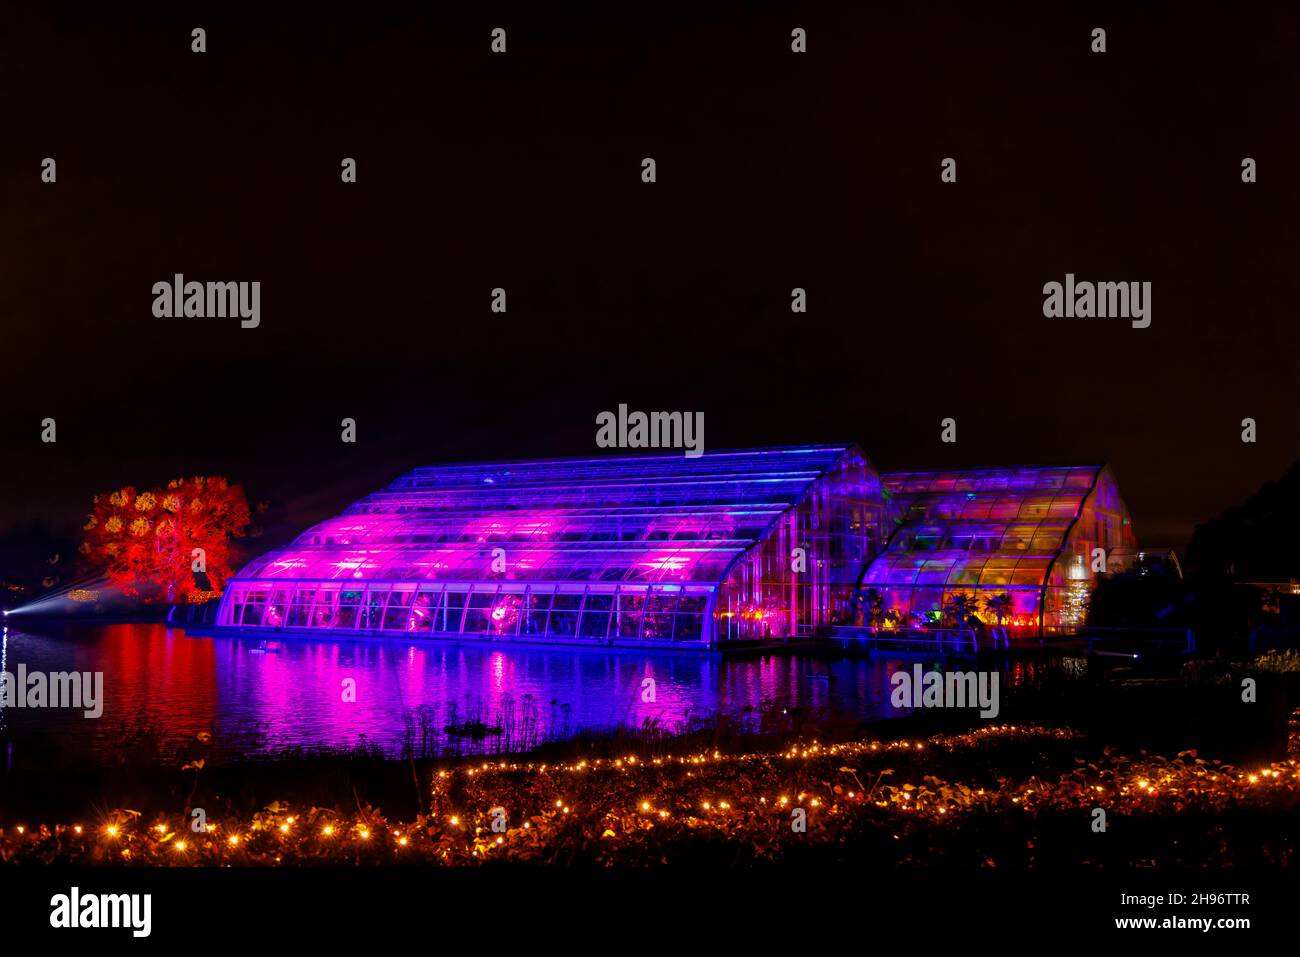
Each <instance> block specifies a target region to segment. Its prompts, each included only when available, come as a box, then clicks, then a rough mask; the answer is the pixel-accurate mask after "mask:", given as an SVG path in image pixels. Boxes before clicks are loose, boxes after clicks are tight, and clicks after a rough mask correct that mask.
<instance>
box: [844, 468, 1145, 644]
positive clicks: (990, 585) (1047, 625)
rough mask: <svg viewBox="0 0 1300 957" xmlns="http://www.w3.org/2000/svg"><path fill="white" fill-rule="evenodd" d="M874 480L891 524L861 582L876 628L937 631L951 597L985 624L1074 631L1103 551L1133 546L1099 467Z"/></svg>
mask: <svg viewBox="0 0 1300 957" xmlns="http://www.w3.org/2000/svg"><path fill="white" fill-rule="evenodd" d="M883 480H884V483H885V487H886V489H887V492H886V497H887V498H888V500H889V513H890V515H891V517H892V521H893V522H894V526H895V527H894V530H893V532H892V534H891V535H890V539H889V543H888V546H887V547H886V549H885V550H884V552H883V553H882V554H881V555H880V556H879V557H878V558H876V559H875V560H874V561H873V562H872V563H871V565H870V566H869V567H868V568H867V570H866V574H865V575H864V576H863V586H864V590H871V591H874V596H873V597H876V596H878V601H877V602H876V608H875V610H874V611H873V612H869V615H871V616H873V617H875V618H876V619H877V622H876V623H877V624H879V625H880V626H881V627H884V628H887V629H894V628H896V629H900V630H901V629H904V628H914V627H918V626H920V627H925V626H927V625H931V624H938V623H940V622H941V621H943V620H944V616H945V611H947V612H949V614H951V612H952V611H953V601H954V596H960V597H959V598H958V600H959V601H962V602H964V604H965V610H967V611H970V612H973V613H974V614H975V615H976V616H977V617H979V618H980V619H982V620H984V621H986V622H988V623H990V624H1001V625H1003V626H1006V627H1008V628H1011V629H1016V630H1025V629H1034V630H1035V631H1038V630H1041V629H1047V630H1051V629H1056V628H1061V629H1069V628H1074V627H1077V626H1079V625H1082V624H1083V623H1084V614H1085V612H1086V607H1087V599H1088V596H1089V595H1090V594H1091V592H1092V589H1093V587H1094V586H1095V584H1096V578H1097V575H1098V574H1100V573H1103V571H1104V569H1105V567H1106V566H1105V565H1104V564H1103V562H1102V557H1103V554H1104V555H1107V556H1108V555H1110V554H1112V552H1113V553H1114V554H1115V555H1122V554H1126V553H1128V552H1131V551H1132V549H1133V547H1134V546H1135V545H1136V540H1135V538H1134V536H1133V528H1132V524H1131V523H1130V521H1129V515H1128V512H1127V510H1126V509H1125V508H1124V503H1123V502H1122V501H1121V500H1120V497H1119V491H1118V489H1117V488H1116V486H1115V481H1114V478H1113V477H1112V476H1111V473H1110V470H1109V469H1107V468H1105V467H1104V466H1090V467H1085V468H1037V467H1035V468H1003V469H963V470H959V471H941V472H897V473H891V474H886V475H885V476H883ZM1097 549H1101V550H1102V553H1098V552H1096V551H1095V550H1097ZM868 604H871V603H870V602H869V603H868Z"/></svg>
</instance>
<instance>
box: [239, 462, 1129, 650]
mask: <svg viewBox="0 0 1300 957" xmlns="http://www.w3.org/2000/svg"><path fill="white" fill-rule="evenodd" d="M1134 545H1135V541H1134V538H1133V533H1132V529H1131V526H1130V524H1129V519H1128V515H1127V512H1126V511H1125V509H1124V505H1123V503H1122V502H1121V501H1120V498H1119V493H1118V491H1117V490H1116V487H1115V482H1114V480H1113V478H1112V477H1111V475H1110V472H1109V470H1107V469H1106V468H1104V467H1087V468H1013V469H967V470H960V471H945V472H900V473H894V474H888V475H885V476H883V477H882V476H880V475H879V474H877V472H876V471H875V470H874V469H873V467H872V465H871V463H870V462H869V461H868V460H867V458H866V456H865V455H864V454H863V452H862V451H861V450H860V449H859V448H857V447H856V446H852V445H834V446H800V447H790V448H773V449H751V450H742V451H727V452H711V453H707V454H705V455H702V456H699V457H695V458H691V457H687V456H685V455H682V454H681V453H675V454H652V455H623V456H608V457H601V458H583V459H542V460H534V461H520V462H498V463H486V464H477V465H450V466H436V467H430V468H420V469H416V470H415V471H413V472H410V473H408V474H406V475H403V476H401V477H400V478H398V479H397V480H396V481H394V482H393V483H392V484H391V485H389V486H388V487H387V488H386V489H384V490H383V491H380V492H377V493H375V494H373V495H370V496H367V497H366V498H363V499H361V500H360V501H359V502H356V503H355V504H353V505H352V506H351V507H349V508H348V509H347V511H345V512H344V513H343V514H342V515H340V516H338V517H337V518H332V519H329V520H327V521H325V522H322V523H321V524H319V525H317V526H315V527H314V528H311V529H309V530H308V531H306V532H305V533H303V534H302V535H300V536H299V537H298V538H297V539H296V540H294V541H293V542H292V543H291V544H290V545H288V546H287V547H285V548H283V549H280V550H277V551H273V552H270V553H269V554H266V555H263V556H262V557H260V558H258V559H257V560H255V561H253V562H252V563H251V564H249V565H248V566H247V567H245V568H244V569H243V570H242V571H241V572H239V574H238V575H236V576H235V577H234V578H233V579H232V580H231V582H230V584H229V587H228V588H227V590H226V592H225V594H224V595H223V596H222V599H221V605H220V608H219V610H218V615H217V625H218V627H221V628H235V629H241V630H244V629H247V630H252V631H263V632H264V631H275V632H283V631H302V632H312V631H316V632H329V633H335V634H352V635H373V634H404V635H414V636H421V637H434V638H439V637H440V638H465V639H471V640H478V641H526V642H557V643H574V644H596V645H614V646H652V647H653V646H664V647H679V648H714V647H719V646H722V645H725V644H727V643H730V642H747V641H770V640H786V639H790V638H796V637H803V636H809V635H815V634H818V633H823V632H825V630H826V629H827V628H828V627H829V626H835V625H841V626H850V627H852V626H859V627H861V626H867V627H872V628H875V629H877V630H880V629H883V630H897V631H903V630H910V629H915V628H918V627H919V628H926V627H934V626H942V625H945V624H947V623H950V622H951V612H952V608H953V604H954V596H960V597H958V598H957V599H956V600H957V601H958V602H959V603H964V604H963V605H962V608H963V610H964V617H965V618H966V619H967V620H968V619H969V615H970V614H972V613H973V614H974V615H975V616H976V617H978V618H980V619H981V620H983V621H985V622H987V623H989V624H994V625H1004V626H1006V627H1008V628H1010V629H1013V630H1015V631H1024V630H1026V629H1030V628H1032V629H1034V630H1035V631H1041V630H1043V629H1051V628H1054V627H1064V628H1069V627H1073V626H1077V625H1079V624H1082V621H1083V614H1084V610H1085V605H1086V601H1087V598H1088V595H1089V594H1090V593H1091V589H1092V588H1093V586H1094V584H1095V580H1096V577H1097V574H1098V572H1099V571H1100V568H1099V565H1098V554H1099V553H1097V552H1096V551H1095V550H1096V549H1102V550H1104V551H1105V552H1106V553H1107V554H1112V553H1113V554H1115V555H1121V554H1131V553H1132V552H1133V546H1134Z"/></svg>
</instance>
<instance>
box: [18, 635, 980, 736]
mask: <svg viewBox="0 0 1300 957" xmlns="http://www.w3.org/2000/svg"><path fill="white" fill-rule="evenodd" d="M0 651H2V652H3V661H2V662H0V665H2V667H3V670H5V671H8V672H10V673H11V674H12V673H16V671H17V668H18V665H19V664H20V663H22V664H25V665H26V668H27V671H28V673H29V674H30V673H32V672H36V671H41V672H46V673H51V672H66V671H81V672H103V675H104V692H103V697H104V703H103V714H102V716H101V717H99V718H97V719H88V718H86V717H84V715H83V713H82V711H81V710H73V709H54V708H12V707H11V708H6V709H3V710H0V740H3V741H5V742H6V749H7V751H8V754H7V755H5V754H0V761H3V760H8V761H12V759H13V757H12V755H13V749H14V748H15V747H17V748H19V749H24V748H26V749H33V748H38V747H40V748H46V749H53V750H55V751H60V752H62V751H68V752H75V753H78V754H87V755H90V756H91V758H92V759H97V760H108V759H111V758H112V757H113V756H114V755H115V754H116V753H119V752H120V751H121V749H122V748H123V747H124V742H125V741H128V740H129V739H130V738H131V737H132V736H133V735H135V736H137V737H138V736H139V735H140V734H141V732H142V731H145V730H146V729H147V730H148V732H149V735H150V736H151V737H152V739H153V740H154V741H155V742H156V746H157V748H158V749H159V750H161V751H162V752H163V753H164V754H165V755H175V754H177V753H185V752H186V751H187V750H188V749H190V747H191V746H192V745H193V744H194V742H195V739H196V736H197V735H200V734H204V733H212V734H214V740H215V749H216V752H217V753H219V754H227V755H254V756H255V755H270V754H274V753H278V752H282V751H284V750H286V749H292V748H318V747H352V746H355V745H357V744H361V743H365V744H371V745H375V746H378V747H379V748H381V749H382V750H384V751H385V752H386V753H389V754H398V753H400V751H401V747H402V742H403V740H404V738H405V736H406V735H408V734H414V735H417V736H418V735H420V734H425V735H430V734H431V735H432V736H433V737H436V738H439V739H440V740H439V741H437V742H435V743H436V745H437V748H438V749H439V750H448V749H453V750H458V751H463V752H467V753H472V752H492V751H496V750H501V749H512V748H518V747H521V746H527V745H530V744H537V743H540V742H543V741H546V740H556V739H563V738H566V737H569V736H571V735H573V734H574V733H576V732H578V731H580V730H608V729H613V728H616V727H619V726H632V727H641V726H642V725H643V724H644V723H645V722H647V721H650V722H655V723H658V724H659V725H660V726H662V727H665V728H668V729H673V728H676V727H678V726H680V725H681V724H682V723H683V722H685V721H687V720H688V719H690V718H691V717H692V716H695V717H700V716H704V715H707V714H710V713H717V712H721V713H726V714H733V715H735V714H748V715H749V718H748V720H752V721H755V722H757V721H758V720H759V718H758V714H757V710H758V709H767V710H768V711H769V712H771V711H773V709H775V713H780V712H781V711H783V710H788V709H801V711H802V712H803V713H805V714H807V715H808V716H809V717H810V718H813V719H816V720H833V719H860V720H871V719H878V718H888V717H894V716H897V715H900V714H905V713H907V712H906V711H899V710H896V709H894V708H893V707H892V706H891V705H890V703H889V693H888V692H889V676H890V674H892V673H893V672H894V671H895V670H897V669H899V668H901V667H907V668H908V669H910V668H911V666H912V664H913V663H915V662H916V661H919V660H924V659H923V658H920V657H918V656H912V655H904V654H897V655H888V656H887V655H885V654H879V653H878V654H877V655H875V656H873V657H871V658H866V657H825V656H807V655H796V654H783V655H763V656H761V657H752V658H742V659H726V660H724V659H722V658H720V657H714V656H708V655H695V654H680V653H678V654H673V653H664V652H641V651H636V652H630V651H619V652H611V651H608V650H603V651H600V650H574V649H553V648H542V649H532V648H521V647H492V646H486V645H473V644H470V645H453V644H446V643H440V642H433V641H411V640H406V639H401V638H367V639H358V640H352V639H342V640H322V639H320V638H301V639H299V638H291V639H285V640H283V641H279V642H269V643H264V642H261V641H260V640H253V639H241V638H238V637H220V638H217V637H207V636H204V637H198V636H189V635H187V634H186V633H185V632H184V631H183V630H181V629H177V628H168V627H166V626H165V625H162V624H107V625H68V626H65V627H62V628H58V627H57V626H56V627H55V628H53V629H51V630H48V631H46V630H41V631H39V632H37V631H21V630H18V629H16V628H14V627H12V626H11V627H9V628H8V630H7V633H6V634H5V635H4V639H3V647H2V649H0ZM967 667H969V666H967ZM647 679H651V680H652V681H653V685H650V684H649V683H647ZM651 689H652V690H653V695H651V694H649V693H648V692H649V691H650V690H651ZM350 691H351V692H352V693H351V694H349V692H350ZM349 697H351V698H353V699H354V700H345V699H347V698H349ZM745 709H752V710H750V711H748V712H746V711H745ZM51 757H53V756H51Z"/></svg>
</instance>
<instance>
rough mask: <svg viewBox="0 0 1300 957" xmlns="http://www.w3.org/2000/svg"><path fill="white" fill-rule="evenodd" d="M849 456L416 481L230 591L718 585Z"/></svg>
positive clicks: (831, 448) (570, 463) (814, 451)
mask: <svg viewBox="0 0 1300 957" xmlns="http://www.w3.org/2000/svg"><path fill="white" fill-rule="evenodd" d="M852 448H853V446H848V445H816V446H795V447H786V448H774V449H752V450H738V451H719V452H709V453H706V454H704V455H701V456H699V457H696V458H687V457H686V456H685V455H684V454H682V453H681V452H677V453H671V454H654V455H611V456H604V457H600V458H590V459H538V460H533V461H522V462H496V463H491V462H489V463H481V464H476V465H447V466H433V467H429V468H418V469H415V470H414V471H412V472H408V473H407V474H405V475H403V476H401V477H400V478H398V479H396V480H395V481H394V482H392V483H391V484H390V485H389V486H388V487H387V488H386V489H384V490H383V491H381V492H377V493H375V494H373V495H369V496H367V497H366V498H363V499H361V500H360V501H358V502H356V503H355V504H353V505H352V506H351V507H349V508H348V509H347V511H345V512H344V513H343V514H342V515H340V516H338V517H336V518H331V519H328V520H326V521H324V522H321V523H320V524H319V525H316V526H315V527H313V528H311V529H309V530H307V531H306V532H304V533H303V534H302V535H300V536H298V538H297V539H295V540H294V541H293V543H292V544H290V545H288V546H286V547H285V548H281V549H278V550H276V551H272V552H270V553H268V554H266V555H263V556H261V557H260V558H258V559H256V560H255V561H253V562H251V563H250V564H249V565H247V566H246V567H245V568H244V569H243V570H242V571H240V573H239V574H238V575H237V576H235V580H236V581H240V580H243V581H248V580H250V579H256V580H263V581H276V580H295V581H333V580H339V581H348V580H362V581H376V580H384V581H462V582H463V581H511V580H519V581H550V582H566V581H578V582H596V581H599V582H640V583H659V582H710V583H716V582H720V581H721V580H722V579H723V577H724V575H725V573H726V570H727V569H728V567H729V566H730V565H731V563H732V561H733V560H735V559H736V558H737V557H738V556H739V555H741V554H742V553H743V552H745V551H746V550H748V549H749V548H751V547H753V546H754V545H755V544H757V542H758V541H759V540H760V539H761V538H762V537H763V535H764V534H765V533H766V532H767V530H768V529H769V528H770V527H771V525H772V523H773V522H774V521H775V520H776V519H777V517H778V516H780V515H781V513H782V512H785V511H786V510H787V509H789V508H791V507H792V506H794V505H795V504H797V503H798V501H799V500H800V499H801V498H802V497H803V496H804V494H805V493H806V492H807V491H808V489H809V488H810V486H811V485H812V484H813V483H814V482H816V480H817V479H818V478H820V477H821V476H823V475H824V474H826V473H827V472H828V471H829V470H830V469H831V468H832V467H833V466H835V464H836V463H837V462H838V460H839V459H840V457H841V456H842V455H843V454H844V453H845V452H847V451H848V450H850V449H852ZM498 549H499V550H503V551H498Z"/></svg>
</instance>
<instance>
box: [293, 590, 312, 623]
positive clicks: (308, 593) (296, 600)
mask: <svg viewBox="0 0 1300 957" xmlns="http://www.w3.org/2000/svg"><path fill="white" fill-rule="evenodd" d="M315 600H316V589H315V588H299V589H298V590H297V591H296V592H295V593H294V596H293V604H292V605H290V606H289V621H288V625H289V627H290V628H307V627H310V625H311V606H312V603H313V602H314V601H315Z"/></svg>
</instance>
